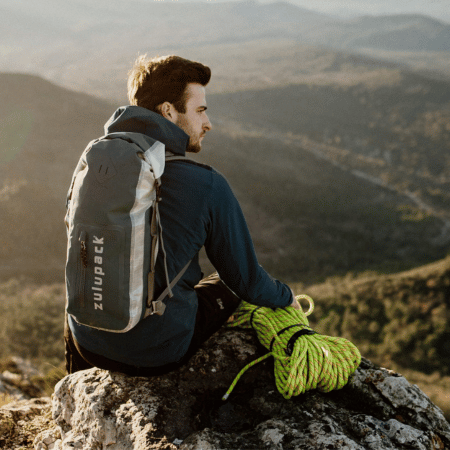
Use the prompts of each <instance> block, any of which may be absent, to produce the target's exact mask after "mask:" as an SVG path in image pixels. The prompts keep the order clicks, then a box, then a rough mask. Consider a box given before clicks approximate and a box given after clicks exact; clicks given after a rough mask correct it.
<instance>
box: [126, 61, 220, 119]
mask: <svg viewBox="0 0 450 450" xmlns="http://www.w3.org/2000/svg"><path fill="white" fill-rule="evenodd" d="M210 78H211V69H210V68H209V67H207V66H204V65H203V64H201V63H199V62H196V61H189V60H188V59H184V58H181V57H180V56H175V55H170V56H161V57H156V58H151V59H148V58H147V55H141V56H139V58H138V59H137V60H136V62H135V64H134V66H133V68H132V69H131V70H130V72H129V73H128V83H127V85H128V100H129V102H130V105H136V106H142V107H143V108H147V109H150V110H151V111H155V112H159V111H158V108H157V106H158V105H160V104H161V103H164V102H169V103H172V105H173V106H174V107H175V109H176V110H177V111H178V112H179V113H185V112H186V110H185V104H186V86H187V85H188V83H199V84H201V85H202V86H206V85H207V84H208V82H209V80H210Z"/></svg>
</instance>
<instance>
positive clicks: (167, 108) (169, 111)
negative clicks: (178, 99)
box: [159, 102, 175, 122]
mask: <svg viewBox="0 0 450 450" xmlns="http://www.w3.org/2000/svg"><path fill="white" fill-rule="evenodd" d="M174 109H175V108H174V107H173V105H172V103H170V102H164V103H161V105H159V110H160V114H161V115H162V116H163V117H164V118H166V119H167V120H170V121H171V122H173V121H174Z"/></svg>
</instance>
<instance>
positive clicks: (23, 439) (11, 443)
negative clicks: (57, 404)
mask: <svg viewBox="0 0 450 450" xmlns="http://www.w3.org/2000/svg"><path fill="white" fill-rule="evenodd" d="M0 370H1V372H0V402H1V405H2V406H1V407H0V448H2V449H8V450H15V449H17V450H19V449H25V448H33V441H34V439H35V437H36V435H37V434H40V433H41V432H42V430H45V429H48V428H52V427H54V423H53V421H52V418H51V403H52V402H51V399H50V398H49V397H43V394H44V389H43V385H42V380H41V379H40V376H41V374H40V373H39V371H38V370H37V369H36V368H35V367H34V366H33V365H32V364H30V363H29V362H28V361H26V360H24V359H22V358H20V357H15V356H11V357H9V358H8V359H7V360H3V361H2V363H1V366H0ZM36 397H37V398H36ZM57 433H58V430H57V429H56V430H52V440H53V441H55V440H56V439H55V436H57ZM43 439H45V438H43Z"/></svg>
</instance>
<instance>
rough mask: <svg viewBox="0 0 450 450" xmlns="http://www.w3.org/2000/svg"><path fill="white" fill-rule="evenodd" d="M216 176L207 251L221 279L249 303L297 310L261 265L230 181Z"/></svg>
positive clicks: (286, 290)
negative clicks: (289, 307)
mask: <svg viewBox="0 0 450 450" xmlns="http://www.w3.org/2000/svg"><path fill="white" fill-rule="evenodd" d="M213 177H214V182H213V188H212V190H211V193H210V198H209V223H208V224H207V230H208V237H207V241H206V243H205V248H206V252H207V255H208V257H209V259H210V261H211V262H212V264H213V265H214V267H215V268H216V270H217V272H218V273H219V276H220V278H221V279H222V281H223V282H224V283H225V284H226V285H227V286H228V287H229V288H230V289H231V290H232V291H233V292H235V293H236V295H238V296H239V297H240V298H241V299H242V300H245V301H247V302H249V303H252V304H255V305H259V306H268V307H286V306H289V305H292V306H294V307H295V304H296V302H295V301H294V296H293V293H292V291H291V289H290V288H289V286H287V285H286V284H284V283H282V282H280V281H278V280H276V279H274V278H272V277H271V276H270V275H269V274H268V273H267V272H266V271H265V270H264V269H263V268H262V267H261V266H260V264H259V263H258V260H257V257H256V253H255V250H254V247H253V242H252V239H251V236H250V233H249V230H248V227H247V223H246V221H245V218H244V215H243V213H242V210H241V207H240V205H239V203H238V201H237V199H236V197H235V196H234V194H233V192H232V191H231V188H230V186H229V185H228V182H227V181H226V180H225V178H224V177H223V176H222V175H220V174H218V173H217V172H214V173H213Z"/></svg>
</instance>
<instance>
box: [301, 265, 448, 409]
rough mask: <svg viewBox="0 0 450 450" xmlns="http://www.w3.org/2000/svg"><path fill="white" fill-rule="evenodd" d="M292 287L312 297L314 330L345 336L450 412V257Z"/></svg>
mask: <svg viewBox="0 0 450 450" xmlns="http://www.w3.org/2000/svg"><path fill="white" fill-rule="evenodd" d="M294 290H295V291H296V292H297V293H307V294H309V295H310V296H311V297H313V299H314V301H315V310H314V313H313V314H312V315H311V316H310V324H311V325H312V327H313V328H314V329H315V330H317V331H318V332H320V333H323V334H327V335H330V336H343V337H346V338H347V339H350V340H351V341H352V342H354V343H355V344H356V345H357V346H358V348H359V349H360V351H361V353H362V354H363V355H364V356H366V357H368V358H370V359H372V360H373V361H375V362H377V363H379V364H381V365H383V366H384V367H389V368H392V369H396V370H398V371H400V372H402V373H404V374H405V375H406V376H407V378H408V379H409V380H410V381H412V382H416V383H417V384H419V386H420V387H421V388H422V389H423V390H424V391H425V392H426V393H428V395H430V396H431V398H432V399H433V401H435V402H436V403H437V404H438V405H439V406H440V407H441V408H443V409H444V410H445V412H446V414H447V417H449V416H450V400H449V398H450V349H449V345H448V342H449V339H450V304H449V294H450V258H446V259H444V260H441V261H438V262H435V263H433V264H430V265H427V266H424V267H419V268H416V269H414V270H411V271H407V272H402V273H398V274H393V275H385V276H380V275H378V276H375V275H366V276H361V277H356V278H355V277H352V276H347V277H342V278H338V277H334V278H330V279H328V280H327V281H326V282H325V283H323V284H319V285H313V286H309V287H306V288H305V287H303V286H297V287H296V288H295V289H294Z"/></svg>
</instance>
